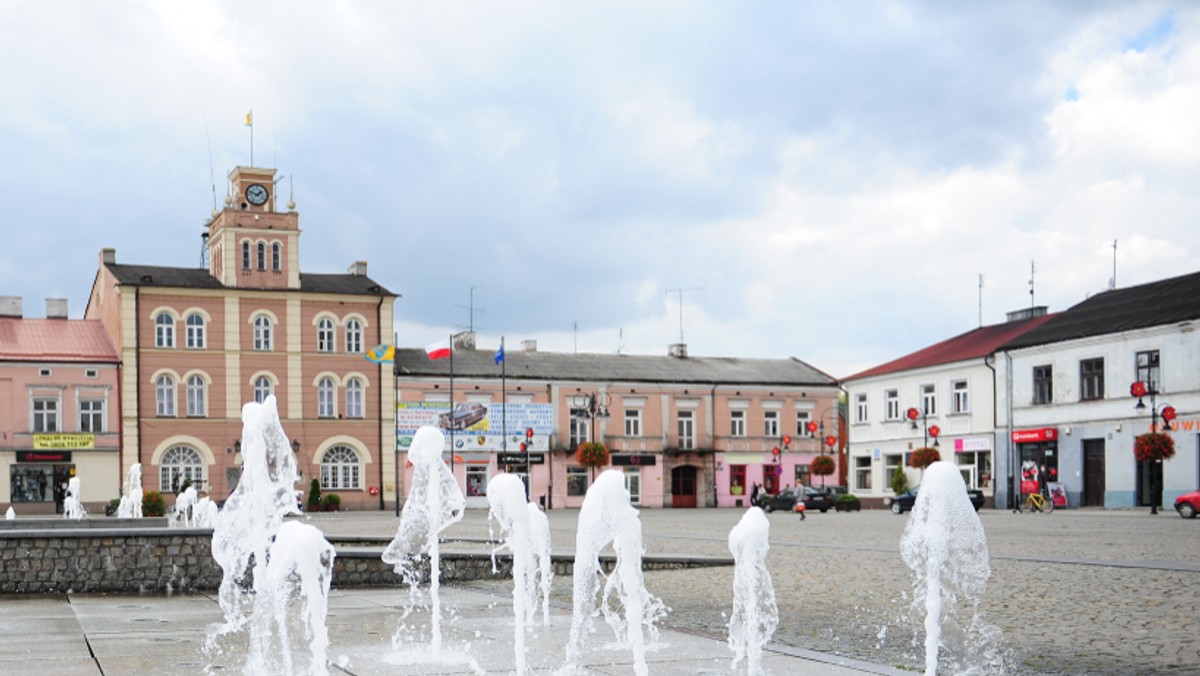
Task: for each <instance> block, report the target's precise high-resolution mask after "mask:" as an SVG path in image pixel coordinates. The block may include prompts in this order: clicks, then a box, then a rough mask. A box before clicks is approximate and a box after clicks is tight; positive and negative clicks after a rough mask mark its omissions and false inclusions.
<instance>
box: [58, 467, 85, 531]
mask: <svg viewBox="0 0 1200 676" xmlns="http://www.w3.org/2000/svg"><path fill="white" fill-rule="evenodd" d="M85 516H87V510H86V509H84V508H83V502H82V501H81V499H80V491H79V477H77V476H73V477H71V479H70V481H68V482H67V496H66V497H65V498H63V518H65V519H75V520H76V521H78V520H79V519H82V518H83V517H85Z"/></svg>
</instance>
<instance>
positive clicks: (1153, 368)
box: [1136, 350, 1162, 392]
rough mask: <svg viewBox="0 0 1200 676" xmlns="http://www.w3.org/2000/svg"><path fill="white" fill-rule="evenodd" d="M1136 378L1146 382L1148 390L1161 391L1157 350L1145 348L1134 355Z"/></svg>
mask: <svg viewBox="0 0 1200 676" xmlns="http://www.w3.org/2000/svg"><path fill="white" fill-rule="evenodd" d="M1136 366H1137V380H1138V382H1142V383H1146V389H1147V390H1148V391H1150V392H1161V391H1162V381H1161V380H1160V376H1159V357H1158V350H1146V351H1145V352H1138V353H1137V355H1136Z"/></svg>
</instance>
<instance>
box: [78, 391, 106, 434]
mask: <svg viewBox="0 0 1200 676" xmlns="http://www.w3.org/2000/svg"><path fill="white" fill-rule="evenodd" d="M79 431H80V432H85V433H91V434H100V433H102V432H104V398H103V397H82V398H80V400H79Z"/></svg>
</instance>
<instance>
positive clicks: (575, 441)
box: [567, 416, 591, 448]
mask: <svg viewBox="0 0 1200 676" xmlns="http://www.w3.org/2000/svg"><path fill="white" fill-rule="evenodd" d="M590 431H591V424H590V421H589V420H588V419H587V418H577V417H575V416H571V425H570V429H569V434H568V436H567V439H568V443H569V444H570V445H571V448H578V447H579V444H582V443H583V442H585V441H589V439H588V437H589V434H588V432H590Z"/></svg>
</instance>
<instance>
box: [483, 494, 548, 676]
mask: <svg viewBox="0 0 1200 676" xmlns="http://www.w3.org/2000/svg"><path fill="white" fill-rule="evenodd" d="M487 498H488V504H489V505H490V506H491V509H490V511H489V512H488V519H489V520H490V519H495V520H496V523H498V524H499V525H500V531H501V533H503V535H504V545H503V546H505V547H507V548H508V550H509V552H511V553H512V576H513V592H512V599H513V645H514V647H513V649H514V652H515V655H516V669H517V675H518V676H524V674H525V668H526V667H525V623H526V621H527V620H528V619H529V614H530V607H531V606H533V607H536V605H537V587H536V580H535V579H534V573H535V570H534V567H533V562H532V561H531V559H532V558H533V543H532V539H531V537H530V531H529V510H528V509H527V508H526V507H525V505H526V502H525V484H524V483H523V482H522V481H521V479H520V478H519V477H517V476H516V475H514V474H497V475H496V476H494V477H492V479H491V481H488V485H487ZM495 568H496V552H495V551H494V550H493V551H492V569H493V571H495Z"/></svg>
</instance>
